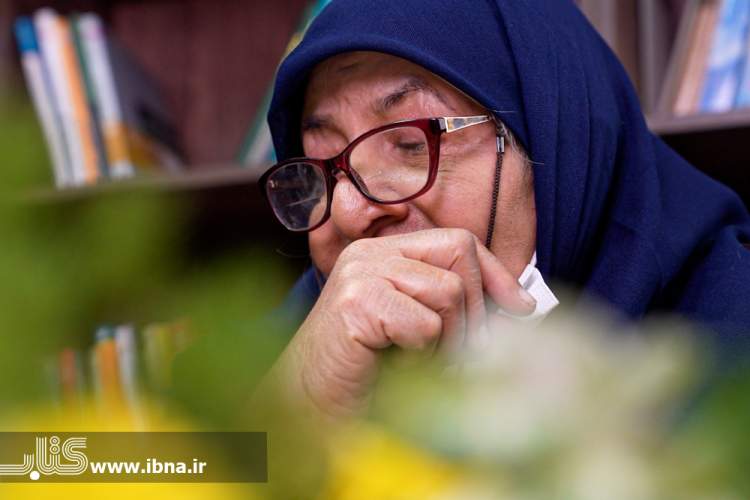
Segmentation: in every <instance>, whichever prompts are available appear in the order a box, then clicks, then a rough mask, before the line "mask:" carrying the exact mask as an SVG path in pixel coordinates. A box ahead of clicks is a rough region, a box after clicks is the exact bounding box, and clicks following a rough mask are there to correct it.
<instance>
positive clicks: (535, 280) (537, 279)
mask: <svg viewBox="0 0 750 500" xmlns="http://www.w3.org/2000/svg"><path fill="white" fill-rule="evenodd" d="M518 283H519V284H520V285H521V286H522V287H523V289H524V290H526V291H527V292H529V294H531V296H532V297H534V299H535V300H536V308H535V309H534V312H533V313H531V314H529V315H528V316H516V315H514V314H510V313H508V312H506V311H504V310H503V309H501V308H498V310H497V314H499V315H501V316H505V317H508V318H513V319H515V320H518V321H522V322H524V323H531V324H536V323H539V322H540V321H542V319H544V317H545V316H547V315H548V314H549V313H550V312H551V311H552V309H554V308H555V307H557V306H558V305H559V304H560V301H559V300H557V297H555V294H554V293H552V290H550V289H549V287H548V286H547V284H546V283H545V282H544V279H543V278H542V273H540V272H539V269H537V268H536V252H534V255H533V256H532V257H531V262H529V265H528V266H526V268H525V269H524V270H523V272H522V273H521V276H520V277H519V278H518Z"/></svg>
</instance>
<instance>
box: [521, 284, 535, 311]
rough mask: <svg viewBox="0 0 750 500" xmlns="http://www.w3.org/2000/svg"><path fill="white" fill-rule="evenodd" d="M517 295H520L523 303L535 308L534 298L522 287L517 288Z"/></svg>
mask: <svg viewBox="0 0 750 500" xmlns="http://www.w3.org/2000/svg"><path fill="white" fill-rule="evenodd" d="M518 296H519V297H521V300H522V301H523V303H524V304H526V305H527V306H529V307H530V308H531V309H532V310H533V309H535V308H536V299H534V297H532V296H531V294H530V293H529V292H527V291H526V290H524V289H523V288H519V289H518Z"/></svg>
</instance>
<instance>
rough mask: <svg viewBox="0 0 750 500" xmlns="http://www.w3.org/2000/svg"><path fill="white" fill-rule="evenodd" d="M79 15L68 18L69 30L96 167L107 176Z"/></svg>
mask: <svg viewBox="0 0 750 500" xmlns="http://www.w3.org/2000/svg"><path fill="white" fill-rule="evenodd" d="M79 17H80V16H79V15H78V14H74V15H72V16H71V18H70V31H71V33H72V36H73V46H74V47H75V54H76V60H77V61H78V66H79V68H80V71H81V81H82V82H83V90H84V95H85V97H86V105H87V107H88V109H89V111H90V114H91V126H92V132H93V140H94V146H95V147H96V157H97V161H98V163H97V167H98V169H99V175H100V176H101V177H108V176H109V165H108V163H107V154H106V150H105V147H104V138H103V136H102V129H101V118H100V116H99V114H100V113H99V105H98V103H97V101H96V96H95V92H94V87H93V81H92V78H91V64H90V61H89V60H88V57H87V56H86V54H85V53H84V51H83V40H82V39H81V30H80V27H79Z"/></svg>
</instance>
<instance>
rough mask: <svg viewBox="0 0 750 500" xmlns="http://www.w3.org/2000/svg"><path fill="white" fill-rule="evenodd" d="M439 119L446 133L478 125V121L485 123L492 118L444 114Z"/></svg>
mask: <svg viewBox="0 0 750 500" xmlns="http://www.w3.org/2000/svg"><path fill="white" fill-rule="evenodd" d="M438 120H439V121H440V128H441V129H443V131H445V133H446V134H450V133H451V132H455V131H456V130H461V129H464V128H466V127H471V126H472V125H479V124H480V123H486V122H488V121H490V120H492V117H490V116H487V115H483V116H444V117H442V118H438Z"/></svg>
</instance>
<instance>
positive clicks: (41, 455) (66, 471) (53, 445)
mask: <svg viewBox="0 0 750 500" xmlns="http://www.w3.org/2000/svg"><path fill="white" fill-rule="evenodd" d="M85 448H86V438H85V437H71V438H68V439H66V440H65V442H64V443H62V446H61V445H60V438H59V437H57V436H52V437H51V438H49V447H48V446H47V438H46V437H37V438H36V451H35V453H33V454H31V453H24V454H23V463H22V464H0V476H25V475H26V474H28V475H29V477H30V478H31V479H32V480H33V481H36V480H37V479H39V477H40V473H41V474H44V475H45V476H50V475H52V474H58V475H60V476H77V475H80V474H83V473H84V472H85V471H86V469H87V468H88V466H89V459H88V457H87V456H86V455H85V454H84V453H83V452H82V451H78V450H79V449H85ZM60 455H62V457H63V458H64V459H65V460H66V463H61V461H60ZM35 463H36V468H37V469H38V470H35V469H34V464H35Z"/></svg>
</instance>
